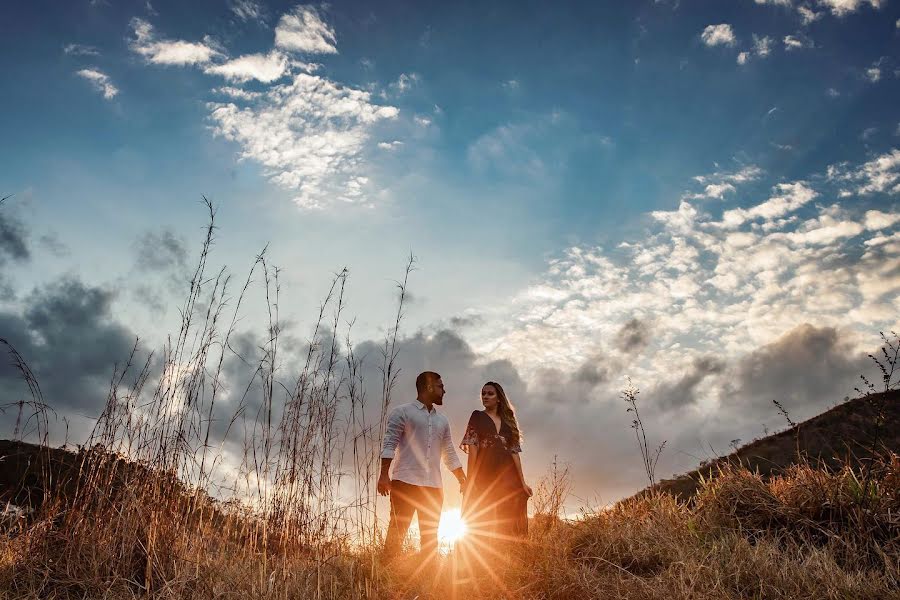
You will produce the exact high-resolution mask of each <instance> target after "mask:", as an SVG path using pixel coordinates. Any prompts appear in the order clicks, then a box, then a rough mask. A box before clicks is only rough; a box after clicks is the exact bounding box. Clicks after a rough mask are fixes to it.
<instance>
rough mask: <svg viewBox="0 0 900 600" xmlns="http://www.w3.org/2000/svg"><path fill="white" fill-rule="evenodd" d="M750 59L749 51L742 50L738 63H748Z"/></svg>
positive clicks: (738, 56)
mask: <svg viewBox="0 0 900 600" xmlns="http://www.w3.org/2000/svg"><path fill="white" fill-rule="evenodd" d="M749 60H750V53H749V52H741V53H739V54H738V55H737V63H738V64H739V65H746V64H747V62H748V61H749Z"/></svg>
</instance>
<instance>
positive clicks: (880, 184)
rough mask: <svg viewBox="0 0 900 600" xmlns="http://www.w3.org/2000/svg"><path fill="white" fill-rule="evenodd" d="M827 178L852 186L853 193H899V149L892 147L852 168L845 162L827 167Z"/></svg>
mask: <svg viewBox="0 0 900 600" xmlns="http://www.w3.org/2000/svg"><path fill="white" fill-rule="evenodd" d="M828 178H829V179H830V180H834V181H840V182H845V183H846V184H848V185H851V186H854V187H853V188H852V190H850V191H852V192H853V193H856V194H860V195H868V194H874V193H890V194H900V150H898V149H896V148H895V149H893V150H891V151H890V152H887V153H885V154H882V155H881V156H878V157H876V158H874V159H872V160H870V161H868V162H867V163H865V164H863V165H862V166H860V167H858V168H856V169H853V168H850V167H849V166H848V165H847V164H846V163H842V164H838V165H832V166H830V167H828Z"/></svg>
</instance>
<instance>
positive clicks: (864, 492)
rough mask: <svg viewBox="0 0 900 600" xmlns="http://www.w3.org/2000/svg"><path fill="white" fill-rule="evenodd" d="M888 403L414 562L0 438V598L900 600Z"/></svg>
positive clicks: (893, 431) (897, 477) (842, 409)
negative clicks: (304, 535)
mask: <svg viewBox="0 0 900 600" xmlns="http://www.w3.org/2000/svg"><path fill="white" fill-rule="evenodd" d="M898 399H900V393H897V392H892V393H890V394H887V395H883V396H878V397H876V398H874V400H875V402H874V403H873V402H870V401H861V400H854V401H851V402H847V403H845V404H842V405H840V406H837V407H835V408H833V409H831V410H829V411H828V412H826V413H823V414H822V415H819V416H818V417H815V418H813V419H810V420H808V421H806V422H804V423H801V424H799V425H797V426H795V427H792V428H791V429H788V430H787V431H783V432H780V433H777V434H775V435H772V436H769V437H767V438H765V439H762V440H758V441H756V442H754V443H752V444H749V445H747V446H745V447H744V448H741V449H740V450H739V451H738V452H736V453H734V454H732V455H730V456H726V457H722V458H721V459H718V460H717V461H715V462H713V463H711V464H708V465H704V466H703V468H701V469H698V470H697V471H694V472H692V473H688V474H686V475H683V476H681V477H678V478H675V479H672V480H669V481H663V482H661V483H660V484H659V485H658V486H656V487H655V488H654V489H653V490H652V491H653V492H660V493H649V492H650V491H651V490H645V491H644V492H643V493H641V494H638V495H637V496H635V497H632V498H630V499H627V500H624V501H622V502H619V503H618V504H616V505H615V506H614V507H612V508H610V509H607V510H601V511H598V512H595V513H587V514H584V515H583V516H582V518H581V519H579V520H576V521H562V520H558V519H554V518H536V519H534V520H533V521H532V526H531V531H530V532H529V536H528V537H527V538H526V539H524V540H516V541H513V542H505V541H494V542H491V543H489V544H487V545H483V544H482V545H478V544H474V543H468V542H467V543H465V544H463V545H462V546H461V547H459V548H457V549H456V550H455V551H454V552H452V553H451V554H450V555H449V556H444V557H440V558H438V557H432V558H429V559H427V561H426V562H425V563H424V564H423V559H422V557H419V556H416V555H405V556H402V557H400V558H399V559H398V560H396V561H394V562H391V563H389V564H385V563H383V562H382V561H381V559H380V558H379V554H378V547H377V545H369V546H362V547H361V546H359V545H354V544H352V543H347V541H346V540H341V539H340V538H336V537H334V536H333V535H330V534H328V533H327V532H326V533H323V534H322V536H321V538H320V539H317V540H314V542H313V543H312V544H307V545H304V546H300V545H298V543H297V541H296V540H295V539H289V538H284V537H282V538H281V539H280V540H277V543H272V539H270V538H269V536H272V535H273V534H277V532H278V531H281V527H280V526H279V525H278V524H277V523H274V522H273V523H270V522H268V521H265V520H259V519H258V520H256V521H253V522H250V521H249V520H248V519H247V518H246V517H245V516H243V515H241V514H237V513H233V512H231V511H226V512H224V513H223V512H220V507H219V505H218V503H211V502H210V501H208V500H207V499H206V498H204V497H202V496H199V495H196V494H192V493H190V492H189V490H187V489H186V488H184V487H183V486H180V485H179V484H177V483H176V482H173V481H172V480H171V477H170V476H168V475H165V474H161V473H158V472H156V471H155V470H154V469H153V468H152V466H144V465H140V464H135V463H130V462H128V461H124V460H123V459H121V458H120V457H118V456H115V455H111V454H108V453H104V452H102V449H94V450H93V451H91V452H90V453H88V454H85V453H84V451H82V452H81V453H78V454H76V453H73V452H68V451H65V450H59V449H49V448H46V447H40V446H34V445H31V444H22V443H20V442H10V441H2V442H0V499H2V500H14V501H16V502H17V503H19V504H21V505H25V504H27V505H30V506H34V507H35V508H36V509H37V510H36V511H35V513H34V514H33V515H32V516H31V517H30V518H27V519H20V520H19V521H18V522H17V523H15V524H14V526H12V527H10V526H8V525H3V528H4V530H3V531H2V535H0V598H28V599H35V600H36V599H38V598H48V597H52V598H60V599H67V598H72V599H74V598H85V597H103V598H110V599H113V600H118V599H126V598H128V599H133V598H137V597H141V598H165V599H175V598H198V599H201V600H202V599H210V600H211V599H212V598H252V599H259V600H262V599H264V598H265V599H266V600H271V599H273V598H284V599H285V600H286V599H288V598H322V599H330V600H338V599H344V598H348V599H349V598H354V599H360V600H362V599H366V600H375V599H381V598H386V599H398V600H400V599H403V600H406V599H409V600H412V599H419V600H425V599H426V598H427V599H433V600H442V599H447V598H467V599H468V600H488V599H495V598H534V599H553V600H564V599H566V600H567V599H570V598H626V599H637V600H657V599H658V600H663V599H665V600H672V599H675V600H678V599H685V600H686V599H689V598H690V599H692V600H722V599H725V600H743V599H745V598H759V599H763V598H764V599H767V600H768V599H772V600H793V599H795V598H823V599H825V598H828V599H831V598H834V599H838V598H842V599H843V598H853V599H854V600H885V599H891V598H896V599H900V592H898V590H900V457H898V456H897V454H895V453H891V451H894V452H896V451H897V449H898V441H900V427H898V425H900V414H898V402H897V401H898ZM870 400H872V399H870ZM878 407H881V408H882V409H883V410H882V411H881V414H882V416H883V424H882V427H881V430H882V432H883V443H882V444H881V445H880V446H881V453H880V454H878V455H877V456H876V457H875V459H874V460H873V461H872V462H873V465H874V468H873V469H872V478H871V481H866V483H865V484H863V483H862V482H863V481H864V479H865V478H864V475H863V468H864V465H865V461H867V460H868V458H867V457H868V448H870V446H871V439H872V437H871V436H872V433H873V431H874V425H875V423H876V420H877V417H878V410H877V408H878ZM798 449H799V454H798ZM86 457H87V458H88V460H83V459H85V458H86ZM798 457H799V458H800V460H798ZM82 465H84V466H82ZM748 467H749V468H748ZM76 481H79V482H80V483H81V485H80V486H79V491H78V493H75V482H76ZM685 499H687V500H689V501H684V500H685Z"/></svg>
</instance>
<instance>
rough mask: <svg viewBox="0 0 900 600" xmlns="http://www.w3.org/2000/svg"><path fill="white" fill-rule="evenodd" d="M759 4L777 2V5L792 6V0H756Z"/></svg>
mask: <svg viewBox="0 0 900 600" xmlns="http://www.w3.org/2000/svg"><path fill="white" fill-rule="evenodd" d="M756 3H757V4H775V5H777V6H791V4H792V0H756Z"/></svg>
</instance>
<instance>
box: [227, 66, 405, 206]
mask: <svg viewBox="0 0 900 600" xmlns="http://www.w3.org/2000/svg"><path fill="white" fill-rule="evenodd" d="M209 108H210V118H211V120H212V121H213V123H214V132H215V134H216V135H220V136H222V137H224V138H226V139H228V140H231V141H234V142H237V143H238V144H239V145H240V147H241V153H240V156H241V158H244V159H250V160H253V161H256V162H258V163H260V164H261V165H262V166H263V167H264V168H265V169H266V174H267V176H268V177H269V178H270V179H271V180H272V181H273V182H275V183H277V184H278V185H280V186H282V187H283V188H285V189H289V190H293V191H295V192H296V194H297V195H296V196H295V198H294V201H295V202H296V203H297V205H298V206H300V207H303V208H324V207H325V206H327V205H329V204H331V203H334V202H351V203H359V202H363V201H364V200H365V194H364V188H365V187H366V184H367V183H368V178H367V177H366V176H365V174H364V173H363V166H362V161H361V156H362V153H363V150H364V149H365V147H366V144H367V143H368V141H369V138H370V135H371V129H372V128H373V127H374V126H376V125H377V124H378V123H379V122H381V121H386V120H391V119H394V118H396V117H397V115H398V114H399V111H398V110H397V108H395V107H393V106H383V105H377V104H374V103H373V102H372V98H371V94H370V93H369V92H366V91H364V90H359V89H355V88H352V87H345V86H342V85H340V84H337V83H335V82H333V81H330V80H328V79H326V78H324V77H319V76H316V75H310V74H307V73H299V74H297V75H295V76H294V78H293V80H292V81H291V82H289V83H285V84H281V85H275V86H272V87H270V88H269V89H268V90H266V91H265V92H263V95H262V96H261V97H259V98H255V99H249V100H247V105H246V106H244V107H239V106H237V105H236V104H234V103H233V102H212V103H210V104H209Z"/></svg>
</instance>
